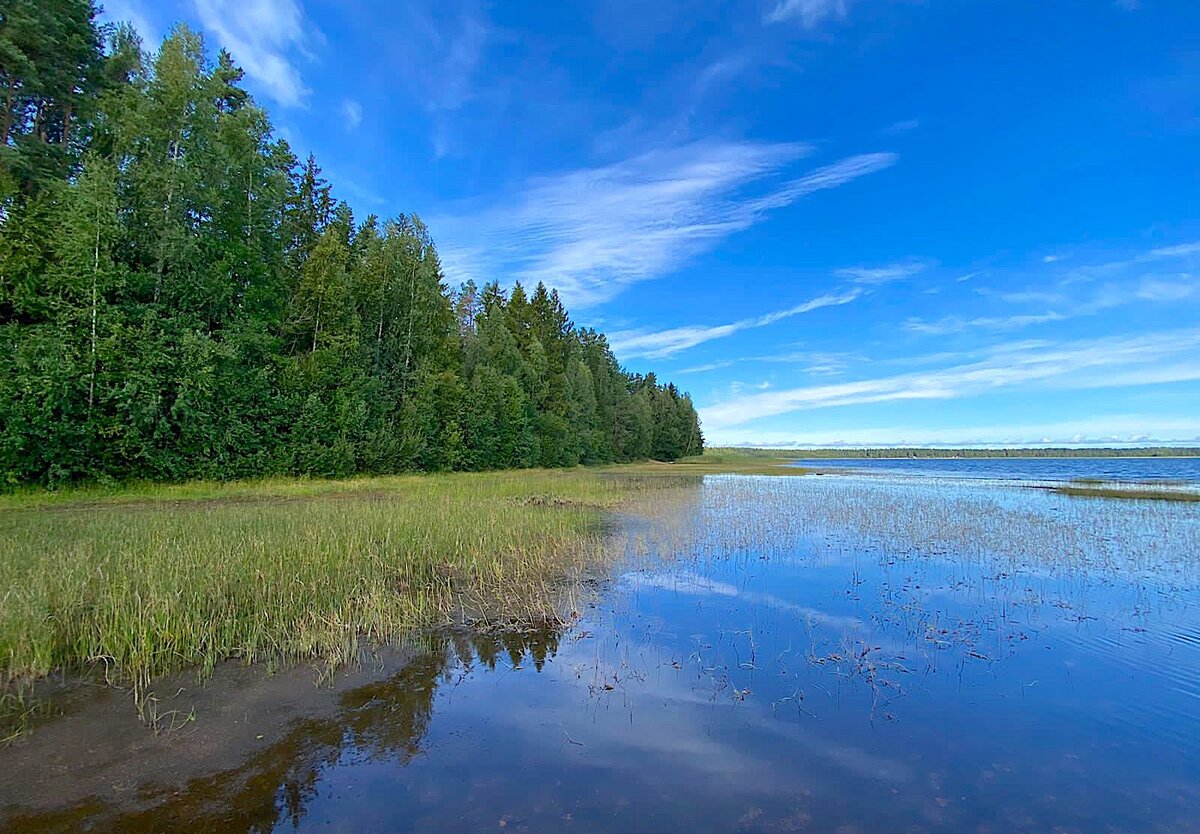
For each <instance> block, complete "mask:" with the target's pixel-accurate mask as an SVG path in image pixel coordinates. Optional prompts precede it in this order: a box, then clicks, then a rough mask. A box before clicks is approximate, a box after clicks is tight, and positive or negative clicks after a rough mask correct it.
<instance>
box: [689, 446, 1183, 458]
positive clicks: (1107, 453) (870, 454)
mask: <svg viewBox="0 0 1200 834" xmlns="http://www.w3.org/2000/svg"><path fill="white" fill-rule="evenodd" d="M712 452H713V453H714V454H718V455H721V454H723V455H726V456H732V457H741V456H744V457H759V458H779V459H787V458H792V459H796V458H803V459H805V460H817V459H840V460H852V459H857V458H880V459H897V458H925V459H935V458H1194V457H1200V447H1184V446H1179V447H1175V446H1139V447H1131V448H1127V449H1122V448H1113V447H1096V446H1091V447H1087V448H1070V447H1040V448H1033V449H1022V448H1011V449H937V448H928V447H891V448H878V449H844V448H833V449H830V448H822V449H752V448H748V447H745V448H744V447H730V448H717V449H713V450H712Z"/></svg>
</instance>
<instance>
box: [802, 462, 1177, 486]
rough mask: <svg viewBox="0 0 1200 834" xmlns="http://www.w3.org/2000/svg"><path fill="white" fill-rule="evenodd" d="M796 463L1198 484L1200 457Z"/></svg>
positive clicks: (949, 474) (1011, 477)
mask: <svg viewBox="0 0 1200 834" xmlns="http://www.w3.org/2000/svg"><path fill="white" fill-rule="evenodd" d="M795 465H796V466H802V467H805V468H810V469H816V470H827V469H837V470H841V471H856V472H864V473H871V474H886V475H902V476H904V477H919V478H964V479H991V480H1002V481H1036V482H1045V483H1055V482H1065V481H1074V480H1079V479H1094V480H1101V481H1113V482H1118V483H1119V482H1131V483H1139V482H1150V483H1153V482H1159V481H1178V482H1188V483H1200V458H1187V457H1182V458H1154V457H1130V458H1118V457H1113V458H1021V457H1013V458H814V459H812V460H798V461H796V462H795Z"/></svg>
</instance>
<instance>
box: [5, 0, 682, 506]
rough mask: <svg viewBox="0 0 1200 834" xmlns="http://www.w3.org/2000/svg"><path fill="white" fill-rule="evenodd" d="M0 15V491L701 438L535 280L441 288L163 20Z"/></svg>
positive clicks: (677, 408) (416, 253)
mask: <svg viewBox="0 0 1200 834" xmlns="http://www.w3.org/2000/svg"><path fill="white" fill-rule="evenodd" d="M2 8H3V11H2V13H0V14H2V18H0V88H2V89H3V91H4V92H3V96H4V99H3V105H2V106H3V115H2V116H0V119H2V124H0V485H4V486H8V487H12V486H16V485H23V484H36V485H46V486H55V485H60V484H68V483H75V482H101V483H104V482H120V481H127V480H137V479H145V480H182V479H191V478H213V479H231V478H246V477H258V476H264V475H275V474H281V475H282V474H291V475H310V476H323V477H337V476H346V475H351V474H358V473H373V474H386V473H396V472H402V471H414V470H422V471H430V470H483V469H502V468H517V467H533V466H540V467H564V466H574V465H577V464H581V463H582V464H593V463H607V462H614V461H630V460H639V459H649V458H655V459H659V460H673V459H675V458H678V457H682V456H687V455H694V454H698V453H699V452H701V451H702V449H703V438H702V436H701V432H700V427H699V421H698V419H697V415H696V411H695V408H694V407H693V405H692V402H691V399H690V397H689V396H688V395H687V394H685V393H683V392H681V391H680V390H679V389H677V388H676V387H675V386H674V385H670V384H665V385H664V384H662V383H660V382H659V381H658V380H657V379H656V377H655V376H654V375H653V374H646V375H638V374H631V373H628V372H626V371H625V370H624V369H622V368H621V366H620V365H619V364H618V362H617V360H616V358H615V357H614V355H613V353H612V351H611V350H610V349H609V346H608V344H607V342H606V340H605V337H604V335H603V334H601V333H598V332H596V331H595V330H592V329H584V328H579V327H576V326H575V325H574V324H573V323H572V321H571V319H570V317H569V315H568V313H567V311H566V309H565V308H564V306H563V304H562V303H561V301H560V300H559V297H558V294H557V293H556V292H555V291H554V290H551V289H548V288H547V287H546V286H545V285H543V284H541V283H539V284H538V285H537V286H536V287H524V286H522V285H521V284H520V283H519V282H512V283H510V281H509V279H510V278H511V277H512V276H488V277H489V278H490V279H491V280H490V281H489V282H488V283H486V284H483V285H482V286H477V285H476V284H474V283H471V282H468V283H466V284H465V285H463V286H461V287H456V288H450V287H449V286H448V283H447V280H446V277H445V275H444V274H443V271H442V268H441V265H440V262H439V259H438V255H437V249H436V247H435V245H434V241H433V238H432V236H431V233H430V231H429V229H428V228H426V226H425V225H424V224H423V223H422V222H421V220H420V219H419V218H418V217H417V216H416V215H415V214H407V215H404V214H402V215H399V216H396V217H393V218H387V219H385V218H380V217H376V216H369V217H366V218H365V219H362V220H359V219H356V218H355V217H354V216H353V213H352V212H351V210H350V208H349V206H347V205H346V203H344V202H341V201H339V200H337V199H336V198H335V197H334V193H333V190H332V186H331V184H330V183H329V182H327V181H326V179H325V178H324V177H323V176H322V172H321V169H320V167H319V166H318V165H317V163H316V161H315V160H314V159H313V158H312V157H311V156H310V157H308V158H307V159H306V160H303V161H301V160H300V159H299V158H298V157H297V156H296V154H295V153H294V152H293V151H292V150H291V148H290V147H289V146H288V143H287V142H286V141H284V140H283V139H281V138H278V137H277V136H276V135H275V134H274V132H273V129H272V126H271V122H270V120H269V118H268V115H267V113H266V112H265V111H264V109H263V108H261V107H260V106H259V105H257V104H256V103H255V101H254V100H253V99H252V98H251V96H250V95H249V94H248V93H247V91H246V90H245V89H243V87H242V86H241V82H242V78H243V73H242V71H241V70H240V69H239V68H238V67H237V66H236V65H235V63H234V61H233V60H232V58H231V57H230V55H229V54H228V53H226V52H225V51H221V52H220V53H219V54H217V55H216V56H215V57H214V56H212V55H211V53H210V51H209V50H208V49H207V48H206V45H205V43H204V40H203V38H202V37H201V36H200V35H199V34H197V33H196V32H193V31H191V30H189V29H188V28H186V27H184V26H179V27H177V28H176V29H175V30H174V31H173V32H172V33H171V34H170V35H169V36H168V37H167V38H166V40H165V41H164V42H163V43H162V44H161V46H160V48H159V49H158V51H157V52H153V53H151V52H149V51H148V50H146V49H145V48H143V45H142V44H141V42H140V40H139V38H138V36H137V35H136V33H135V32H134V31H133V29H132V28H130V27H128V26H125V25H117V26H110V25H101V24H100V23H99V22H98V21H97V9H96V7H95V5H94V4H93V3H92V2H90V0H6V1H5V2H4V3H3V6H2Z"/></svg>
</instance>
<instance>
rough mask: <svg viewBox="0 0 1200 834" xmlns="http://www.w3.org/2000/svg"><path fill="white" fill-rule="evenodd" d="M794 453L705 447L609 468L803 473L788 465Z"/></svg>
mask: <svg viewBox="0 0 1200 834" xmlns="http://www.w3.org/2000/svg"><path fill="white" fill-rule="evenodd" d="M795 459H796V455H795V453H792V452H786V451H784V452H777V451H772V450H769V449H712V450H709V449H706V450H705V451H704V454H702V455H696V456H694V457H690V458H680V459H679V460H677V461H675V462H674V463H662V462H659V461H647V462H645V463H634V464H624V465H622V466H619V467H610V469H614V470H619V471H621V472H625V473H636V474H640V475H653V476H661V475H691V476H698V475H727V474H735V475H804V474H807V472H806V470H804V469H801V468H799V467H795V466H789V465H788V464H789V463H790V462H791V461H793V460H795Z"/></svg>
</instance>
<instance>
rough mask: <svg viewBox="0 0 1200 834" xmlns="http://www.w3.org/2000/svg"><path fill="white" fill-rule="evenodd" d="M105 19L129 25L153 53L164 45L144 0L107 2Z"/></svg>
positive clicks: (104, 4)
mask: <svg viewBox="0 0 1200 834" xmlns="http://www.w3.org/2000/svg"><path fill="white" fill-rule="evenodd" d="M103 7H104V14H103V18H104V19H106V20H110V21H112V22H114V23H128V24H130V25H131V26H133V28H134V29H135V30H136V31H137V33H138V35H139V36H140V37H141V39H142V46H144V47H145V48H146V49H147V50H148V51H150V52H153V51H155V50H156V49H158V47H159V44H161V43H162V33H161V32H159V30H158V27H157V26H155V25H154V23H153V22H152V21H151V20H150V17H149V15H148V14H147V13H146V8H145V5H144V4H143V3H142V0H105V2H104V3H103Z"/></svg>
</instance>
